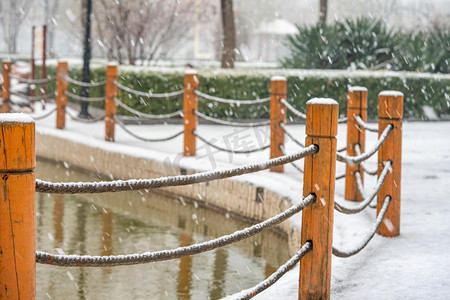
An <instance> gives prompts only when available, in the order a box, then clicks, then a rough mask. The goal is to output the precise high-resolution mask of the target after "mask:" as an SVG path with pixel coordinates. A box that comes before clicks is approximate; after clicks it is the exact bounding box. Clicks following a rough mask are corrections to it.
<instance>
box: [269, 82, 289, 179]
mask: <svg viewBox="0 0 450 300" xmlns="http://www.w3.org/2000/svg"><path fill="white" fill-rule="evenodd" d="M286 94H287V80H286V78H285V77H283V76H274V77H272V78H271V80H270V158H271V159H272V158H276V157H279V156H283V152H282V151H281V149H280V146H282V147H284V131H283V129H282V128H281V126H280V123H284V124H286V108H285V107H284V104H283V103H281V102H280V100H281V99H286ZM270 171H272V172H283V171H284V166H283V165H280V166H276V167H272V168H270Z"/></svg>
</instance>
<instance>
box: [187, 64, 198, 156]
mask: <svg viewBox="0 0 450 300" xmlns="http://www.w3.org/2000/svg"><path fill="white" fill-rule="evenodd" d="M197 89H198V75H197V71H195V70H187V71H186V72H185V73H184V97H183V114H184V117H183V124H184V148H183V153H184V156H195V147H196V139H195V134H194V131H195V130H197V115H196V114H195V113H194V111H195V110H197V109H198V96H197V95H196V94H195V93H194V91H195V90H197Z"/></svg>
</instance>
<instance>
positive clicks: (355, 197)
mask: <svg viewBox="0 0 450 300" xmlns="http://www.w3.org/2000/svg"><path fill="white" fill-rule="evenodd" d="M347 100H348V102H347V154H348V155H350V156H355V155H356V152H355V145H356V144H359V146H360V148H361V153H364V150H365V143H366V142H365V141H366V130H365V129H364V128H362V127H361V126H359V125H358V123H357V122H356V120H355V117H356V116H360V117H361V119H362V120H363V121H364V122H367V89H366V88H365V87H360V86H354V87H351V88H349V90H348V96H347ZM357 171H358V172H359V174H361V180H362V182H363V183H364V171H363V169H362V167H361V165H356V164H355V165H352V164H347V167H346V171H345V199H347V200H351V201H362V200H363V197H362V195H361V193H360V192H359V190H358V185H357V184H356V179H355V172H357Z"/></svg>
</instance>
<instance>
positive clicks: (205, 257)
mask: <svg viewBox="0 0 450 300" xmlns="http://www.w3.org/2000/svg"><path fill="white" fill-rule="evenodd" d="M36 176H37V178H39V179H42V180H50V181H97V180H108V179H105V178H100V176H99V175H97V174H89V173H85V172H81V171H79V170H75V169H74V168H71V167H70V166H68V165H67V164H65V163H55V162H48V161H42V160H39V161H38V163H37V168H36ZM36 202H37V206H36V209H37V217H36V223H37V233H36V234H37V250H40V251H47V252H51V253H60V254H62V253H64V254H90V255H118V254H130V253H142V252H146V251H157V250H165V249H173V248H177V247H181V246H187V245H191V244H194V243H199V242H203V241H207V240H210V239H213V238H216V237H219V236H222V235H225V234H229V233H232V232H234V231H236V230H239V229H242V228H245V227H248V226H249V225H250V224H248V223H244V222H242V221H239V220H236V219H233V218H231V217H230V216H229V214H227V213H223V212H217V211H214V210H211V209H207V208H204V207H201V206H199V205H198V203H196V202H193V203H190V202H189V201H186V200H185V199H183V198H181V197H172V196H167V195H163V194H161V193H155V192H148V191H133V192H120V193H105V194H97V195H56V194H51V195H50V194H41V193H38V194H37V195H36ZM285 245H286V246H285ZM288 258H289V257H288V250H287V240H286V238H285V237H283V236H281V235H279V234H277V233H275V232H273V231H264V232H263V233H262V234H258V235H256V236H254V237H253V238H250V239H247V240H245V241H241V242H239V243H236V244H233V245H230V246H227V247H224V248H219V249H216V250H213V251H209V252H206V253H203V254H198V255H195V256H188V257H184V258H181V259H176V260H169V261H165V262H156V263H149V264H144V265H136V266H121V267H110V268H81V267H77V268H66V267H57V266H48V265H40V264H38V265H37V299H64V300H69V299H108V300H112V299H220V298H221V297H223V296H226V295H229V294H232V293H235V292H238V291H240V290H242V289H246V288H249V287H252V286H254V285H255V284H257V283H259V282H260V281H262V280H263V279H265V278H267V277H268V276H269V275H270V274H272V273H273V272H274V271H275V270H276V269H277V268H278V267H279V266H280V265H282V264H283V263H284V262H286V260H288Z"/></svg>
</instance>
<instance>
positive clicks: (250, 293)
mask: <svg viewBox="0 0 450 300" xmlns="http://www.w3.org/2000/svg"><path fill="white" fill-rule="evenodd" d="M312 247H313V246H312V243H311V242H306V243H305V244H303V246H302V247H301V248H300V250H299V251H298V252H297V254H295V255H294V256H293V257H291V258H290V259H289V260H288V261H287V262H286V263H285V264H284V265H282V266H281V267H279V268H278V269H277V270H276V271H275V272H274V273H273V274H272V275H270V276H269V277H267V279H265V280H264V281H262V282H260V283H258V284H257V285H256V286H254V287H252V288H250V289H247V290H245V291H242V292H240V293H239V295H238V297H239V299H241V300H243V299H244V300H247V299H251V298H253V297H255V296H256V295H258V294H259V293H261V292H263V291H264V290H266V289H267V288H269V287H270V286H271V285H273V284H274V283H275V282H277V281H278V279H280V278H281V277H283V276H284V275H285V274H286V273H287V272H288V271H290V270H292V269H293V268H294V267H295V265H297V264H298V262H299V261H300V260H301V259H302V258H303V256H305V255H306V253H308V252H310V251H311V250H312Z"/></svg>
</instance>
